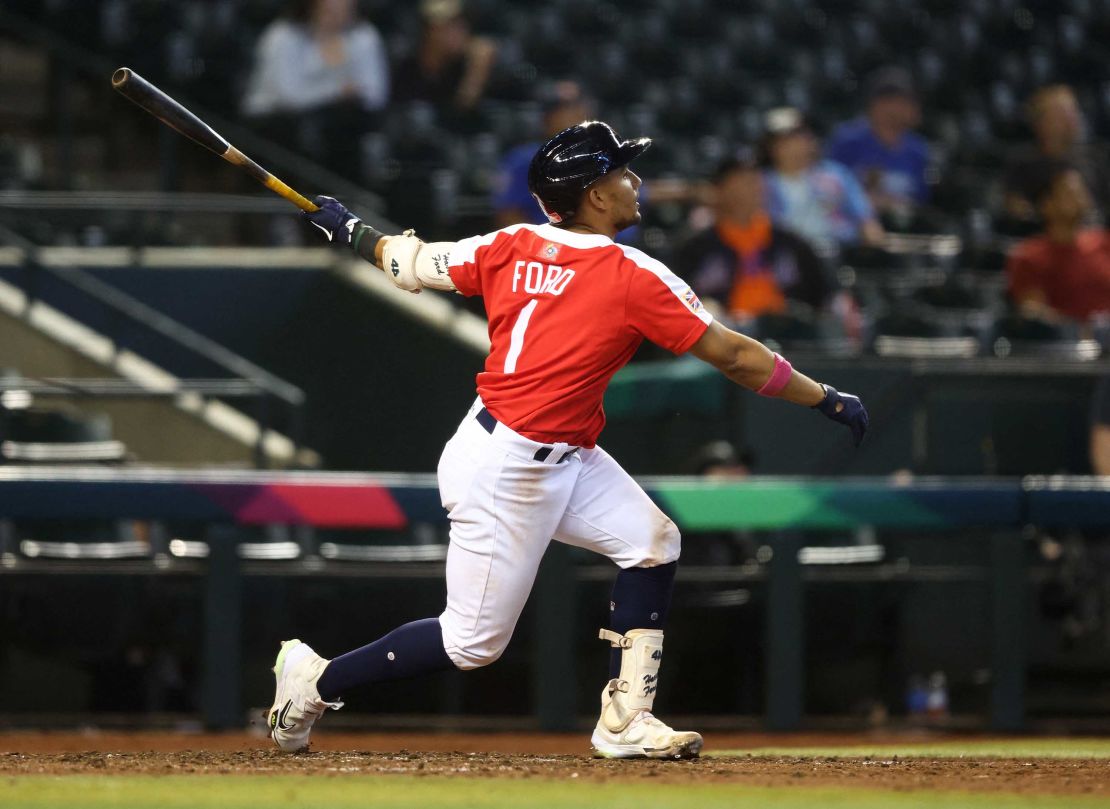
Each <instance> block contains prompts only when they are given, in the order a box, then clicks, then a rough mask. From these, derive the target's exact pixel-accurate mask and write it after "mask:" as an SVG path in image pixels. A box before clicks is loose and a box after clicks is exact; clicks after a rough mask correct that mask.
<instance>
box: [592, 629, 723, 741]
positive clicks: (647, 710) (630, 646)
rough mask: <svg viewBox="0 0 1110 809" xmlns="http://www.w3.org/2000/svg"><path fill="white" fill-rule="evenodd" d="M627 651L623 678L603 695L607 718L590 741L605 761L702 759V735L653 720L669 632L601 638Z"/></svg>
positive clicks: (609, 685) (603, 717)
mask: <svg viewBox="0 0 1110 809" xmlns="http://www.w3.org/2000/svg"><path fill="white" fill-rule="evenodd" d="M599 634H600V635H601V638H602V639H604V640H607V641H609V643H610V644H611V646H612V647H613V648H617V649H620V650H621V670H620V676H619V677H617V678H615V679H612V680H610V681H609V682H608V683H606V685H605V687H604V688H603V689H601V716H600V717H599V718H598V720H597V727H595V728H594V735H593V736H592V737H591V739H590V744H592V745H593V748H594V755H595V756H597V757H599V758H697V757H698V755H699V754H700V753H701V746H702V738H701V734H700V733H694V732H693V731H688V730H675V729H673V728H671V727H670V726H669V725H666V724H664V723H663V722H660V721H659V720H658V719H656V718H655V715H654V714H652V712H651V708H652V705H653V703H654V702H655V692H656V690H657V689H658V686H659V664H660V663H661V662H662V660H663V632H662V631H661V630H658V629H630V630H629V631H628V632H627V633H626V634H624V635H620V634H618V633H616V632H613V631H611V630H608V629H603V630H601V632H600V633H599Z"/></svg>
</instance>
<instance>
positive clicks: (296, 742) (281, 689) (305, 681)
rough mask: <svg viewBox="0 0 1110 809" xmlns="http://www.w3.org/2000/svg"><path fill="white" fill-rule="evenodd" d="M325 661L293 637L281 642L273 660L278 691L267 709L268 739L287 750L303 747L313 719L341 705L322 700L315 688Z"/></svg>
mask: <svg viewBox="0 0 1110 809" xmlns="http://www.w3.org/2000/svg"><path fill="white" fill-rule="evenodd" d="M328 662H329V661H327V660H325V659H324V658H322V657H320V655H318V654H316V652H314V651H312V647H311V646H309V645H308V644H307V643H301V642H300V641H299V640H297V639H295V638H294V639H293V640H287V641H283V642H282V644H281V651H280V652H278V656H277V660H276V661H275V662H274V678H275V679H276V681H277V691H276V693H275V695H274V704H273V707H271V708H270V738H271V739H273V740H274V743H275V744H277V746H278V747H280V748H281V749H282V750H284V751H285V752H286V753H296V752H299V751H301V750H306V749H307V748H308V735H309V733H311V732H312V725H313V724H314V723H315V722H316V720H317V719H319V718H320V717H321V716H322V715H323V713H324V711H326V710H327V709H328V708H331V709H332V710H339V709H340V708H342V707H343V703H342V702H325V701H324V700H322V699H321V698H320V692H319V691H317V690H316V681H317V680H319V679H320V675H321V674H323V673H324V669H325V668H326V667H327V665H328Z"/></svg>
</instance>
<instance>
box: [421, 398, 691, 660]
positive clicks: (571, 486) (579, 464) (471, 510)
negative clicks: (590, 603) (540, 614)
mask: <svg viewBox="0 0 1110 809" xmlns="http://www.w3.org/2000/svg"><path fill="white" fill-rule="evenodd" d="M481 408H482V403H481V401H480V400H479V401H477V402H475V403H474V406H473V407H471V409H470V412H469V413H467V415H466V418H464V419H463V420H462V423H461V424H460V425H459V428H458V430H457V431H456V432H455V435H454V436H453V437H452V438H451V440H450V441H448V442H447V445H446V446H445V447H444V449H443V455H442V456H441V458H440V461H439V470H438V476H439V491H440V498H441V500H442V502H443V506H444V508H446V509H448V512H449V514H448V516H449V518H450V520H451V544H450V546H449V548H448V551H447V608H446V610H445V611H444V612H443V614H442V615H441V616H440V624H441V626H442V628H443V646H444V649H446V651H447V655H448V656H449V657H450V658H451V660H452V661H453V662H454V664H455V665H456V666H457V667H458V668H460V669H472V668H477V667H479V666H485V665H487V664H489V663H492V662H493V661H495V660H497V658H499V657H500V656H501V653H502V652H503V651H504V650H505V647H506V646H507V645H508V643H509V639H510V638H511V637H512V634H513V629H514V627H515V626H516V622H517V619H519V618H520V613H521V611H522V610H523V609H524V603H525V601H527V599H528V594H529V592H530V591H531V589H532V583H533V581H534V580H535V578H536V571H537V570H538V569H539V565H540V560H541V559H542V558H543V554H544V551H546V550H547V545H548V543H549V542H550V541H551V540H552V538H554V539H555V540H557V541H559V542H563V543H566V544H567V545H574V546H576V547H579V548H587V549H589V550H592V551H596V552H597V553H600V554H602V555H604V556H607V557H609V558H610V559H612V560H613V561H614V562H616V564H617V565H619V566H620V567H622V568H628V567H653V566H655V565H663V564H667V563H669V562H673V561H675V560H677V559H678V556H679V544H680V538H679V533H678V528H677V527H676V526H675V524H674V523H673V522H672V521H671V520H670V518H668V517H667V515H665V514H664V513H663V512H662V511H660V510H659V508H658V507H657V506H656V505H655V503H653V502H652V501H651V498H649V497H648V496H647V494H646V493H645V492H644V490H643V489H641V488H640V486H639V485H638V484H637V483H636V481H634V480H633V479H632V478H631V476H629V474H628V473H627V472H625V471H624V470H623V469H621V467H620V465H619V464H618V463H617V462H616V461H614V460H613V458H612V457H611V456H610V455H609V453H607V452H606V451H605V450H603V449H601V447H594V448H593V449H580V450H578V452H577V453H575V454H574V455H572V456H571V457H569V458H568V459H567V460H565V461H563V462H562V463H557V462H556V461H557V460H558V459H559V458H560V457H562V455H563V454H564V453H565V451H566V450H567V449H568V447H567V446H566V445H561V444H556V445H554V447H555V448H554V450H553V451H552V452H551V453H550V455H548V457H547V459H546V460H545V461H536V460H534V455H535V454H536V450H538V449H539V448H541V447H543V446H544V445H543V444H539V443H537V442H535V441H532V440H530V439H528V438H525V437H524V436H522V435H520V434H518V433H516V432H514V431H513V430H510V429H509V428H508V427H506V426H505V425H504V424H500V423H498V424H497V425H496V427H495V428H494V430H493V432H492V433H489V432H487V431H486V430H485V428H484V427H483V426H482V425H481V424H479V423H478V421H477V419H476V418H475V415H476V414H477V412H478V411H479V410H480V409H481Z"/></svg>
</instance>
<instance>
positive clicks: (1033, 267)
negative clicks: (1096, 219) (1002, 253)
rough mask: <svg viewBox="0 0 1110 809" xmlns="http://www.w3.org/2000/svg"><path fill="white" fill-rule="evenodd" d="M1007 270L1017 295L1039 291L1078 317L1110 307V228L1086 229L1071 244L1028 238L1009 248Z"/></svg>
mask: <svg viewBox="0 0 1110 809" xmlns="http://www.w3.org/2000/svg"><path fill="white" fill-rule="evenodd" d="M1006 271H1007V273H1008V274H1009V276H1010V294H1011V295H1013V296H1014V297H1015V298H1017V299H1018V300H1020V299H1021V298H1022V297H1023V296H1024V295H1026V294H1028V293H1030V292H1040V293H1041V294H1042V295H1043V296H1044V299H1045V303H1047V304H1048V305H1049V306H1051V307H1052V308H1053V309H1055V310H1056V311H1058V312H1060V313H1061V314H1064V315H1067V316H1068V317H1070V318H1074V319H1075V320H1087V319H1088V318H1089V317H1090V316H1091V315H1092V314H1094V313H1095V312H1106V311H1110V231H1106V230H1084V231H1082V232H1081V233H1080V234H1079V235H1078V236H1077V237H1076V240H1075V242H1074V243H1073V244H1057V243H1055V242H1052V241H1051V240H1049V238H1048V237H1047V236H1037V237H1035V238H1032V239H1026V240H1025V241H1023V242H1021V243H1019V244H1018V245H1017V246H1016V247H1015V248H1014V251H1013V253H1011V254H1010V260H1009V262H1008V263H1007V265H1006Z"/></svg>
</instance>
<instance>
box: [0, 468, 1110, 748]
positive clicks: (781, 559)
mask: <svg viewBox="0 0 1110 809" xmlns="http://www.w3.org/2000/svg"><path fill="white" fill-rule="evenodd" d="M643 483H644V486H645V488H646V490H647V491H648V493H649V494H650V495H651V496H652V497H653V499H655V500H656V502H658V503H659V504H660V505H661V507H662V508H663V509H664V510H665V511H666V512H667V513H668V514H670V515H672V516H673V518H674V519H675V520H676V522H677V523H678V524H679V526H680V527H681V528H682V530H683V531H684V532H686V533H688V534H694V535H696V534H698V533H700V532H711V531H721V530H742V529H747V530H753V531H763V532H770V533H769V534H768V536H769V540H768V543H767V544H768V547H770V548H771V550H772V553H771V555H770V556H769V557H768V558H767V559H766V560H764V561H765V562H766V565H765V567H764V568H763V569H761V570H760V571H758V572H756V573H753V572H752V571H743V570H736V569H728V568H725V569H713V568H709V569H706V570H704V571H701V573H704V575H705V576H707V577H709V578H713V577H714V576H718V577H721V579H722V580H738V577H739V579H743V578H744V577H749V578H751V577H752V576H753V575H754V576H758V577H765V581H766V585H767V600H768V603H767V624H766V638H767V640H766V670H765V676H766V688H767V693H766V705H765V707H766V711H765V717H766V724H767V726H768V727H769V728H772V729H776V730H788V729H794V728H797V727H799V725H800V724H801V723H802V721H803V691H804V689H803V659H802V655H803V651H802V650H803V648H804V643H803V638H804V617H803V616H804V613H803V603H804V601H803V593H804V587H805V582H806V581H808V580H811V579H812V577H811V576H810V575H809V574H806V573H805V572H804V571H805V569H806V567H807V566H809V565H818V566H819V565H822V564H830V563H831V562H833V561H836V559H833V558H832V557H834V556H836V554H837V553H841V552H843V551H844V549H840V550H839V551H838V550H833V549H829V548H824V549H820V548H806V546H805V544H804V543H803V541H802V538H801V537H802V535H801V534H800V532H801V531H806V532H811V531H817V532H830V531H831V532H835V531H841V532H842V531H843V530H845V529H851V528H859V527H861V526H872V527H874V528H876V529H892V530H893V529H896V530H921V529H927V530H935V531H939V532H945V531H953V530H958V529H975V530H976V531H977V532H978V531H980V530H981V531H982V533H981V536H982V538H983V541H984V542H987V543H988V544H989V547H990V554H989V555H990V564H989V566H988V567H987V569H986V571H985V575H984V578H985V585H986V586H988V587H989V588H990V592H991V604H992V620H991V634H992V637H991V641H990V650H991V651H990V659H991V670H992V679H991V686H990V687H991V697H990V718H989V724H990V726H991V728H992V729H995V730H999V731H1002V730H1017V729H1020V728H1021V727H1022V726H1023V724H1024V722H1025V682H1026V665H1027V664H1026V643H1027V640H1026V637H1027V631H1026V630H1027V627H1026V622H1027V620H1028V619H1027V617H1026V610H1025V609H1024V606H1023V605H1025V604H1026V603H1027V590H1026V588H1027V567H1026V566H1027V562H1026V560H1025V554H1024V535H1023V533H1022V529H1023V528H1024V527H1025V526H1027V525H1036V526H1042V527H1051V526H1066V527H1072V528H1085V527H1087V528H1089V527H1100V528H1105V527H1107V526H1110V480H1108V479H1102V478H1026V479H1024V480H1022V479H1016V478H1013V479H993V480H992V479H964V480H954V479H935V478H934V479H929V478H919V479H914V480H908V481H899V480H895V479H890V478H844V479H805V478H796V479H789V478H752V479H748V480H743V481H731V482H713V481H706V480H703V479H696V478H650V479H645V480H644V481H643ZM120 518H130V519H149V520H175V519H176V520H189V521H193V522H199V523H204V524H206V525H208V526H209V528H208V530H207V532H206V536H205V544H206V549H207V562H206V563H205V565H204V567H203V568H202V569H203V570H204V573H205V581H206V584H205V587H204V589H205V603H206V610H205V615H206V616H207V617H206V619H205V627H206V628H205V640H204V661H205V666H204V688H203V713H204V719H205V722H206V723H207V724H208V725H209V726H211V727H237V726H239V725H240V724H241V722H242V716H243V713H242V706H241V704H240V697H239V694H238V693H237V691H236V689H232V688H227V687H226V684H227V683H228V682H235V681H237V678H238V676H239V661H240V651H241V642H242V635H241V633H242V629H241V626H240V618H239V616H240V615H241V600H242V585H241V582H240V579H241V577H242V576H243V575H244V573H249V572H252V571H251V569H250V565H252V564H255V565H261V566H263V567H260V568H258V569H256V570H254V571H253V572H254V573H257V574H258V575H306V576H320V575H328V573H329V572H334V573H340V574H341V575H346V576H350V575H367V576H372V575H387V576H393V577H400V578H404V577H406V576H417V577H428V576H437V575H440V570H441V568H440V562H439V561H437V560H438V559H439V558H440V557H441V554H442V543H440V546H439V548H437V549H436V550H432V548H436V545H435V544H434V543H429V547H428V548H426V549H424V550H421V551H420V552H419V553H416V552H415V550H414V552H412V553H407V552H406V553H393V552H385V551H384V550H379V551H377V552H375V553H365V554H362V555H361V556H362V557H364V558H360V559H356V560H352V559H351V558H350V557H352V556H353V557H358V556H360V554H358V553H348V554H347V557H348V558H347V559H341V558H340V557H341V556H342V554H339V553H337V552H336V549H335V548H330V547H329V548H327V549H326V552H325V547H324V546H322V545H321V546H317V545H316V544H315V543H313V542H311V541H310V542H309V543H308V546H307V552H306V553H303V555H302V554H297V555H295V556H296V558H293V559H287V560H285V561H281V562H280V563H275V562H274V561H273V560H269V559H262V560H259V558H258V555H256V556H255V557H254V559H251V558H249V556H250V555H249V554H248V555H244V554H243V553H242V552H241V550H240V544H241V543H240V539H241V537H240V536H239V534H238V532H240V531H241V530H243V529H244V528H245V527H247V526H258V525H274V524H290V525H304V526H316V527H325V528H344V527H346V528H373V529H384V530H392V531H401V530H404V529H406V528H409V527H411V526H414V525H428V524H432V525H435V524H442V523H443V522H444V521H445V515H444V512H443V509H442V508H441V507H440V504H439V497H438V492H437V489H436V484H435V480H434V477H433V476H431V475H384V474H383V475H368V474H351V473H309V472H299V473H278V472H245V471H244V472H180V471H172V470H159V469H107V468H88V469H80V468H67V469H56V468H45V467H40V468H35V467H23V468H6V469H0V527H2V530H0V540H2V544H3V547H0V576H14V575H35V574H42V573H48V572H49V573H51V574H53V573H58V572H84V573H89V572H92V571H94V570H96V569H98V568H91V567H89V566H88V565H87V564H85V565H82V564H72V565H70V566H69V567H68V568H66V567H63V568H59V567H58V566H56V565H50V564H43V563H41V562H39V561H37V560H36V559H34V558H28V557H27V555H26V554H24V553H21V552H20V549H19V547H17V546H18V541H17V538H16V537H15V529H14V527H13V526H14V525H15V524H16V523H17V522H18V521H19V520H36V519H37V520H42V519H53V520H66V519H120ZM977 535H978V534H977ZM303 550H304V546H303V545H302V551H303ZM848 551H851V554H854V556H853V557H852V560H853V561H860V560H859V559H857V558H856V557H858V556H860V555H861V554H862V555H863V556H865V557H866V560H865V561H877V560H878V557H876V558H873V557H874V554H873V553H872V552H873V551H874V549H873V548H868V547H867V546H858V547H854V548H853V547H851V546H849V548H848ZM869 553H871V554H872V555H871V556H868V554H869ZM851 554H850V555H851ZM198 555H200V554H198ZM262 555H263V556H264V555H265V554H262ZM842 555H843V554H842ZM245 556H246V557H247V558H244V557H245ZM556 557H557V559H558V560H561V563H559V564H556V565H554V566H548V567H547V573H546V574H545V576H541V580H540V581H539V582H538V584H537V589H536V593H535V598H536V599H537V600H538V602H539V604H538V613H539V614H540V615H541V616H546V618H544V619H543V620H544V621H545V626H547V628H548V629H549V630H550V631H549V632H542V633H541V634H542V636H543V637H544V639H545V642H546V643H547V644H548V646H546V647H544V648H542V649H539V648H537V650H536V653H537V654H542V655H543V661H544V663H543V665H539V666H536V668H535V670H536V672H537V675H536V676H537V678H538V679H539V680H540V682H537V683H536V689H535V695H536V702H535V706H534V707H535V713H536V717H537V719H538V722H539V724H540V725H541V726H542V727H544V728H547V729H565V728H566V727H567V723H568V721H573V717H574V716H575V710H574V700H575V696H574V694H573V693H572V689H566V688H562V687H561V686H560V684H561V683H565V682H568V681H571V680H572V679H573V676H572V673H573V670H574V660H573V655H572V654H571V653H570V652H569V647H570V644H569V643H568V635H567V633H568V632H569V631H570V630H569V628H568V627H569V622H567V621H562V620H561V619H560V616H562V615H564V613H565V611H566V601H567V599H566V597H565V595H566V592H567V587H568V586H569V585H570V582H571V581H572V580H573V578H574V576H576V575H578V573H577V572H576V568H575V566H573V565H571V564H570V563H569V561H568V558H567V557H566V555H565V554H556ZM837 558H839V557H837ZM104 564H111V562H105V563H104ZM127 564H128V567H126V568H120V569H119V570H117V571H116V572H132V573H136V574H143V575H158V574H160V573H164V572H167V571H171V570H173V569H174V564H175V562H174V560H173V559H171V558H169V557H167V556H166V555H165V554H154V555H153V556H152V558H151V559H150V560H149V561H147V562H145V563H138V564H137V563H135V562H134V560H129V561H128V563H127ZM190 564H193V565H195V564H196V560H195V559H193V560H190ZM275 564H278V566H275ZM429 565H432V566H433V567H429ZM100 569H105V570H106V569H107V568H100ZM178 572H180V570H179V571H178ZM689 573H690V574H693V575H698V574H699V571H698V570H693V571H689ZM882 573H883V575H885V576H887V577H888V578H890V579H892V580H898V577H899V576H905V575H906V573H907V571H905V570H901V569H899V568H898V567H897V565H895V566H892V567H889V568H888V569H884V570H883V571H882ZM585 575H591V574H590V573H589V572H588V571H587V572H586V574H585ZM545 577H546V578H545ZM548 625H550V626H548Z"/></svg>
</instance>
